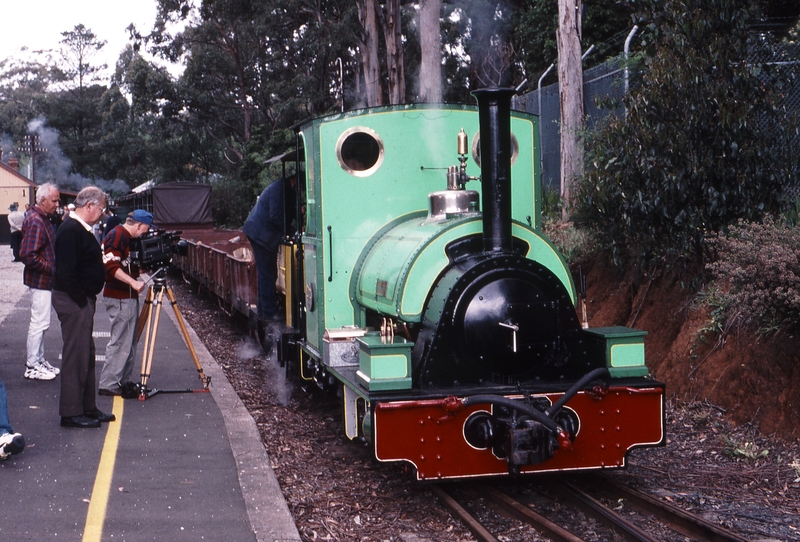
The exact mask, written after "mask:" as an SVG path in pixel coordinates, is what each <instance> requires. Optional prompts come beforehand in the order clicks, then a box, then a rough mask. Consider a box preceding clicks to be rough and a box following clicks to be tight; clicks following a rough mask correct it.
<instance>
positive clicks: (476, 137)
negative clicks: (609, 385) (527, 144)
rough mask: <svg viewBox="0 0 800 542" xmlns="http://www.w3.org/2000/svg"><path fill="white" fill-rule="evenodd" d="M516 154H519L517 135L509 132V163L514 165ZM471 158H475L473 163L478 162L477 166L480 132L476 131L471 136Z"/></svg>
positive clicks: (479, 161) (479, 151)
mask: <svg viewBox="0 0 800 542" xmlns="http://www.w3.org/2000/svg"><path fill="white" fill-rule="evenodd" d="M517 156H519V142H518V141H517V136H515V135H514V134H513V133H512V134H511V165H512V166H513V165H514V162H516V161H517ZM472 159H473V160H475V163H476V164H478V167H480V165H481V133H480V132H476V133H475V135H474V136H472Z"/></svg>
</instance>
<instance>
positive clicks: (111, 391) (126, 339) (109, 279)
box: [99, 209, 153, 396]
mask: <svg viewBox="0 0 800 542" xmlns="http://www.w3.org/2000/svg"><path fill="white" fill-rule="evenodd" d="M151 227H153V215H152V214H150V213H148V212H147V211H143V210H141V209H137V210H135V211H134V212H133V213H131V214H130V215H129V216H128V217H127V218H126V220H125V222H124V223H123V224H120V225H119V226H116V227H115V228H113V229H112V230H111V231H109V232H108V234H107V235H106V236H105V238H104V239H103V264H104V265H105V270H106V283H105V288H104V289H103V300H104V302H105V305H106V312H108V317H109V318H110V319H111V338H110V339H109V341H108V346H107V347H106V361H105V364H104V365H103V370H102V371H101V373H100V391H99V393H100V395H112V396H113V395H122V388H123V386H124V385H126V384H127V383H128V382H129V381H130V377H131V373H132V372H133V365H134V358H135V356H136V322H137V320H138V317H139V293H140V292H141V291H142V290H144V287H145V283H144V282H142V281H141V280H139V267H138V266H137V265H136V264H135V263H132V262H131V260H130V245H131V239H134V238H138V237H141V236H142V235H143V234H145V233H147V232H148V231H149V230H150V228H151Z"/></svg>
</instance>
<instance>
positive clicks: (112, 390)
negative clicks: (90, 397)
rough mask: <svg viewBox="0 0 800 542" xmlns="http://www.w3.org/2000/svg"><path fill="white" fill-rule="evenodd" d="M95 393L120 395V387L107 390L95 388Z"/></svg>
mask: <svg viewBox="0 0 800 542" xmlns="http://www.w3.org/2000/svg"><path fill="white" fill-rule="evenodd" d="M97 393H98V395H110V396H112V397H113V396H116V395H122V388H111V389H109V390H107V389H104V388H100V389H99V390H97Z"/></svg>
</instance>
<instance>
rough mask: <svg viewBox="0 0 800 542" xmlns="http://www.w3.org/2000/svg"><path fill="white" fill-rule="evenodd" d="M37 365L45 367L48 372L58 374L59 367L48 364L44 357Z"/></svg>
mask: <svg viewBox="0 0 800 542" xmlns="http://www.w3.org/2000/svg"><path fill="white" fill-rule="evenodd" d="M39 365H40V366H41V367H44V368H45V369H47V370H48V371H49V372H51V373H53V374H54V375H59V374H60V373H61V369H59V368H58V367H53V366H52V365H50V362H48V361H47V360H46V359H45V360H42V362H41V363H39Z"/></svg>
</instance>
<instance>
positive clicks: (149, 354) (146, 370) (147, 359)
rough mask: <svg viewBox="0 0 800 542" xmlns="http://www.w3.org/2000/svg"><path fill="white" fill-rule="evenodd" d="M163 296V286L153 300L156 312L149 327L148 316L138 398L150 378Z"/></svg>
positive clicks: (143, 394)
mask: <svg viewBox="0 0 800 542" xmlns="http://www.w3.org/2000/svg"><path fill="white" fill-rule="evenodd" d="M163 298H164V290H163V288H162V289H161V290H160V291H159V292H158V297H157V298H156V300H155V303H154V304H155V307H156V314H155V316H154V317H153V319H152V320H153V327H152V328H150V326H149V323H150V317H148V333H149V340H148V341H146V342H145V354H144V358H143V359H144V362H143V364H142V393H141V395H140V397H139V399H142V398H143V397H144V396H145V394H146V393H147V379H148V378H150V369H151V368H152V366H153V352H154V350H155V347H156V336H157V335H158V323H159V321H160V320H161V307H162V299H163Z"/></svg>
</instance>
